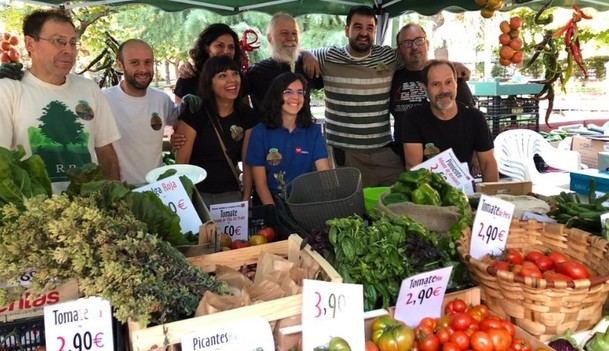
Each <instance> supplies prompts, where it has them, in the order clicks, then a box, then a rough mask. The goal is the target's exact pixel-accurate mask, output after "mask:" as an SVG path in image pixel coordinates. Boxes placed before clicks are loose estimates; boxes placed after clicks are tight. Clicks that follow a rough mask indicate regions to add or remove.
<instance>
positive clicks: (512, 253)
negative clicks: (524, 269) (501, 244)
mask: <svg viewBox="0 0 609 351" xmlns="http://www.w3.org/2000/svg"><path fill="white" fill-rule="evenodd" d="M505 259H506V260H507V261H508V262H509V263H511V264H522V262H523V261H524V258H523V257H522V253H520V251H518V250H517V249H507V251H506V252H505Z"/></svg>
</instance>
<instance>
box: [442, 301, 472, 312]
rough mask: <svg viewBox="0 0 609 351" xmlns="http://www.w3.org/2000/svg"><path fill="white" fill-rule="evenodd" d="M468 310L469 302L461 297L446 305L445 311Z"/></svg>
mask: <svg viewBox="0 0 609 351" xmlns="http://www.w3.org/2000/svg"><path fill="white" fill-rule="evenodd" d="M466 310H467V304H466V303H465V301H463V300H461V299H454V300H452V301H450V302H449V303H448V304H447V305H446V307H444V313H446V314H453V313H458V312H465V311H466Z"/></svg>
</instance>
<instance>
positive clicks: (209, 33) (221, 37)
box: [173, 23, 243, 104]
mask: <svg viewBox="0 0 609 351" xmlns="http://www.w3.org/2000/svg"><path fill="white" fill-rule="evenodd" d="M188 54H189V56H190V58H191V59H192V62H193V63H194V72H195V74H194V76H192V77H189V78H181V77H180V78H178V80H177V82H176V86H175V89H174V90H173V92H174V94H175V101H176V103H177V104H179V103H181V102H182V100H181V99H182V97H184V95H186V94H196V93H197V88H198V82H199V76H200V73H199V72H201V71H202V70H203V65H205V62H206V61H207V60H208V59H209V58H210V57H214V56H228V57H230V58H231V59H233V60H235V61H236V62H237V63H238V64H239V65H240V64H241V57H242V56H243V52H242V51H241V47H240V46H239V38H238V37H237V33H235V31H233V30H232V29H231V28H230V27H229V26H227V25H226V24H224V23H213V24H210V25H209V26H207V28H205V29H204V30H203V31H202V32H201V33H200V34H199V37H198V38H197V41H196V42H195V44H194V46H193V48H192V49H190V51H189V53H188Z"/></svg>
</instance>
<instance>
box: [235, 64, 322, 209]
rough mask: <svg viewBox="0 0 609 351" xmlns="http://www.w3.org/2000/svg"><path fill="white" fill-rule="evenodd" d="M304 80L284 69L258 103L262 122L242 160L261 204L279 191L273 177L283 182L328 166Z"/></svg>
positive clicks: (253, 133)
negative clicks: (261, 112)
mask: <svg viewBox="0 0 609 351" xmlns="http://www.w3.org/2000/svg"><path fill="white" fill-rule="evenodd" d="M306 91H307V81H306V79H305V78H304V77H303V76H302V75H300V74H295V73H292V72H286V73H283V74H280V75H279V76H277V78H275V79H273V81H272V82H271V86H270V87H269V89H268V91H267V93H266V96H265V98H264V100H263V102H262V111H263V121H262V123H259V124H258V125H256V126H255V127H254V128H253V129H252V135H251V138H250V141H249V146H248V151H247V159H246V162H247V164H248V165H250V166H251V167H252V175H253V177H254V185H255V186H256V192H257V193H258V196H259V197H260V200H261V202H262V204H264V205H268V204H274V201H273V196H272V194H277V193H279V191H280V188H279V185H280V184H279V183H278V182H277V177H278V176H279V178H281V175H283V181H284V182H285V183H286V184H287V183H289V182H290V181H291V180H292V179H294V178H295V177H297V176H299V175H301V174H303V173H307V172H311V171H313V170H318V171H322V170H327V169H329V168H330V164H329V162H328V152H327V150H326V142H325V140H324V137H323V135H322V134H321V128H320V126H319V125H317V124H314V123H313V116H312V115H311V109H310V107H309V99H308V97H307V96H306Z"/></svg>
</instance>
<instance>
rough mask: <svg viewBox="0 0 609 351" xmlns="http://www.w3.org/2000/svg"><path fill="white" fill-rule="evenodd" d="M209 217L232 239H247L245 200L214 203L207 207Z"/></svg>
mask: <svg viewBox="0 0 609 351" xmlns="http://www.w3.org/2000/svg"><path fill="white" fill-rule="evenodd" d="M209 212H210V215H211V219H212V220H213V221H214V222H216V224H217V225H218V228H220V229H222V230H223V233H226V234H228V235H230V237H231V239H232V240H247V239H248V235H247V231H248V223H247V219H248V205H247V201H240V202H230V203H225V204H214V205H211V206H210V208H209Z"/></svg>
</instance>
